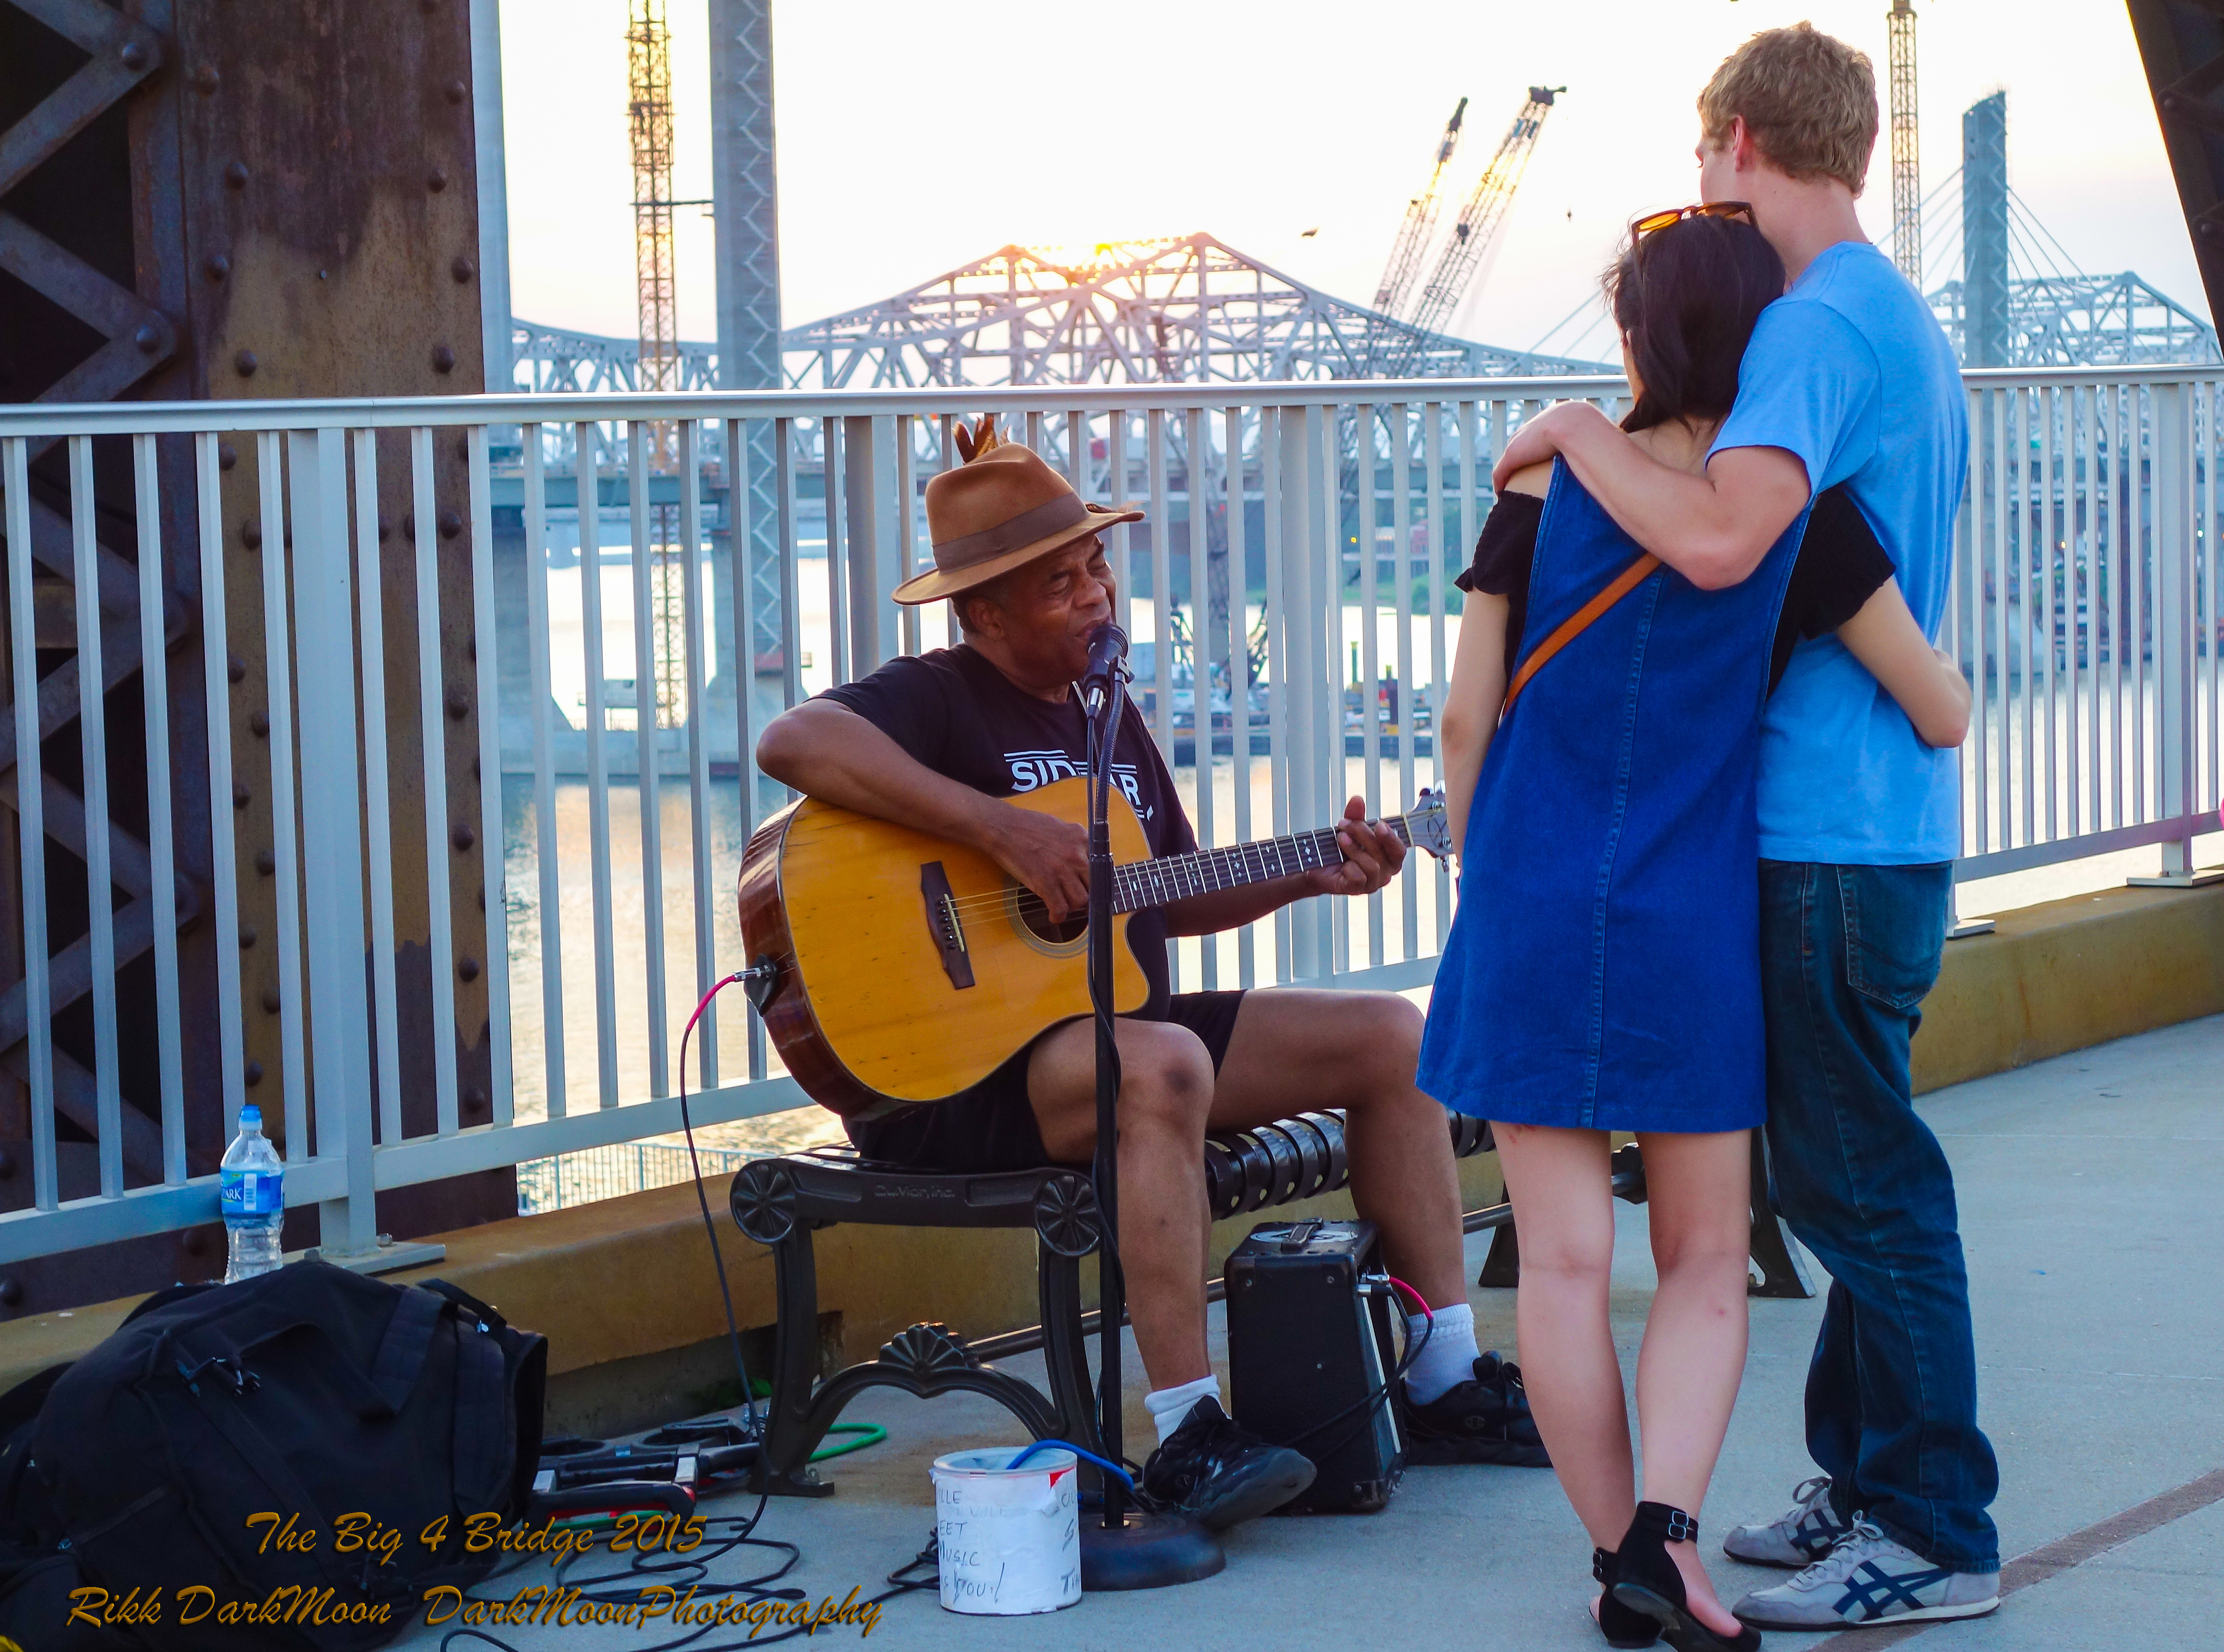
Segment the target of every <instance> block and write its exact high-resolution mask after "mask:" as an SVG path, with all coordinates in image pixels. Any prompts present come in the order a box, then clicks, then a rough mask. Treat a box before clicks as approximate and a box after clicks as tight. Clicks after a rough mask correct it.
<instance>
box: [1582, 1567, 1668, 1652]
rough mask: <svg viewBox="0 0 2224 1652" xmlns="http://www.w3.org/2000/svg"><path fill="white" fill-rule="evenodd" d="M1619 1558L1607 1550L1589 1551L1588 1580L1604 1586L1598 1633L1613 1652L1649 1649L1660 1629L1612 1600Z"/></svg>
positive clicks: (1657, 1637)
mask: <svg viewBox="0 0 2224 1652" xmlns="http://www.w3.org/2000/svg"><path fill="white" fill-rule="evenodd" d="M1620 1560H1621V1557H1620V1556H1619V1555H1617V1554H1615V1553H1614V1551H1613V1550H1612V1549H1610V1548H1595V1549H1593V1550H1592V1551H1591V1576H1593V1577H1595V1578H1596V1579H1598V1580H1599V1581H1600V1582H1601V1583H1602V1584H1604V1585H1605V1586H1606V1592H1605V1593H1604V1594H1602V1595H1601V1596H1600V1597H1599V1604H1598V1626H1599V1632H1600V1633H1601V1634H1602V1635H1603V1636H1606V1643H1607V1644H1608V1646H1611V1647H1614V1648H1616V1649H1617V1652H1636V1649H1638V1648H1640V1647H1646V1646H1650V1645H1652V1643H1653V1642H1655V1641H1657V1640H1659V1638H1660V1625H1659V1624H1656V1623H1654V1622H1653V1621H1652V1619H1651V1618H1650V1617H1646V1615H1645V1614H1644V1613H1643V1612H1641V1611H1631V1610H1630V1609H1629V1608H1628V1607H1627V1606H1625V1605H1622V1604H1621V1602H1620V1601H1619V1600H1616V1599H1615V1598H1614V1583H1615V1582H1616V1580H1617V1579H1618V1577H1619V1575H1620V1567H1619V1564H1618V1562H1619V1561H1620Z"/></svg>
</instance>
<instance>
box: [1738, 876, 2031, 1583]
mask: <svg viewBox="0 0 2224 1652" xmlns="http://www.w3.org/2000/svg"><path fill="white" fill-rule="evenodd" d="M1953 871H1954V869H1953V867H1952V866H1951V865H1950V864H1940V865H1930V866H1823V865H1812V864H1800V863H1794V862H1787V861H1772V860H1764V861H1762V862H1761V863H1760V958H1761V995H1762V1002H1763V1006H1764V1010H1765V1013H1766V1017H1767V1025H1768V1145H1769V1152H1770V1157H1771V1160H1772V1167H1773V1171H1774V1175H1773V1180H1774V1183H1775V1190H1776V1194H1777V1198H1778V1201H1779V1205H1780V1206H1781V1208H1782V1210H1783V1213H1784V1218H1785V1221H1786V1222H1787V1223H1788V1224H1789V1225H1790V1226H1791V1231H1793V1232H1794V1233H1796V1234H1797V1235H1798V1237H1799V1240H1800V1242H1801V1243H1802V1244H1804V1245H1805V1246H1806V1247H1807V1248H1808V1249H1809V1250H1811V1251H1813V1252H1814V1253H1815V1255H1816V1257H1817V1258H1818V1259H1819V1260H1820V1261H1821V1262H1822V1263H1823V1266H1824V1267H1825V1268H1827V1269H1829V1271H1830V1278H1831V1286H1830V1294H1829V1302H1828V1304H1827V1306H1826V1307H1825V1309H1824V1312H1823V1330H1822V1334H1821V1335H1820V1336H1819V1337H1818V1338H1816V1343H1815V1358H1814V1361H1813V1363H1812V1364H1810V1366H1809V1368H1808V1372H1807V1449H1808V1451H1809V1452H1810V1453H1811V1454H1812V1455H1813V1457H1814V1459H1815V1462H1816V1465H1817V1466H1818V1467H1819V1468H1821V1469H1822V1470H1823V1472H1825V1473H1826V1474H1828V1475H1829V1477H1830V1500H1831V1502H1832V1503H1833V1504H1834V1505H1835V1508H1836V1510H1837V1511H1838V1513H1839V1514H1840V1515H1841V1516H1848V1515H1851V1514H1854V1513H1856V1512H1861V1513H1866V1514H1867V1516H1868V1517H1869V1518H1870V1519H1871V1520H1873V1521H1874V1522H1876V1523H1877V1524H1878V1525H1879V1526H1880V1527H1881V1528H1882V1529H1884V1530H1885V1531H1886V1533H1887V1534H1888V1535H1891V1536H1892V1537H1893V1538H1894V1539H1896V1540H1897V1541H1899V1542H1902V1543H1904V1544H1905V1545H1906V1546H1907V1547H1908V1548H1911V1549H1913V1550H1914V1551H1915V1552H1916V1553H1917V1554H1920V1555H1922V1556H1923V1557H1924V1559H1925V1560H1929V1561H1930V1562H1931V1564H1933V1565H1934V1566H1944V1567H1952V1568H1953V1569H1954V1570H1955V1571H1957V1572H1996V1571H1998V1570H1999V1569H2000V1535H1999V1533H1998V1532H1997V1531H1996V1530H1995V1529H1993V1522H1992V1516H1989V1515H1987V1513H1986V1512H1985V1510H1986V1507H1987V1504H1989V1503H1991V1502H1992V1500H1993V1497H1994V1496H1995V1495H1996V1494H1997V1493H1998V1491H1999V1490H2000V1468H1999V1465H1998V1464H1997V1463H1996V1462H1995V1461H1994V1460H1993V1447H1992V1444H1991V1442H1990V1441H1989V1440H1987V1439H1986V1438H1985V1435H1984V1433H1983V1431H1982V1430H1981V1429H1980V1428H1979V1427H1977V1368H1976V1347H1975V1342H1974V1337H1973V1335H1972V1333H1971V1331H1970V1326H1969V1281H1968V1271H1967V1269H1965V1268H1964V1266H1963V1264H1962V1237H1961V1233H1960V1231H1959V1228H1958V1226H1957V1219H1956V1217H1955V1206H1954V1174H1953V1172H1952V1170H1951V1169H1950V1168H1949V1167H1948V1165H1947V1162H1946V1155H1945V1153H1944V1151H1943V1149H1940V1147H1939V1145H1938V1138H1937V1136H1933V1135H1932V1134H1931V1132H1930V1126H1929V1125H1927V1124H1925V1123H1924V1122H1923V1120H1922V1119H1921V1118H1919V1117H1917V1116H1916V1112H1915V1108H1914V1105H1913V1103H1912V1100H1911V1095H1910V1089H1909V1080H1908V1043H1909V1041H1910V1040H1911V1039H1912V1038H1913V1036H1914V1035H1915V1029H1916V1028H1917V1027H1918V1025H1919V1024H1920V1023H1921V1022H1922V1019H1923V1014H1922V1011H1921V1010H1920V1009H1918V1005H1919V1004H1921V1003H1922V1002H1923V998H1924V995H1925V994H1926V993H1928V992H1929V991H1930V988H1931V985H1932V984H1933V983H1935V982H1936V981H1937V978H1938V959H1939V953H1941V952H1942V951H1943V948H1944V946H1945V944H1946V926H1947V915H1948V912H1949V908H1950V907H1951V904H1952V902H1951V896H1952V889H1953V884H1952V879H1953Z"/></svg>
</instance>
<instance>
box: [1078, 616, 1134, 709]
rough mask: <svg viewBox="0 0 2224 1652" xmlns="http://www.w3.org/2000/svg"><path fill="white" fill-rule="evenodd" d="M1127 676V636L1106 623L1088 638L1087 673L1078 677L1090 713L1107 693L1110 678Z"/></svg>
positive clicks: (1110, 684) (1108, 691)
mask: <svg viewBox="0 0 2224 1652" xmlns="http://www.w3.org/2000/svg"><path fill="white" fill-rule="evenodd" d="M1115 672H1116V673H1118V674H1119V675H1120V676H1121V679H1122V680H1125V678H1126V677H1127V674H1128V633H1127V632H1125V631H1123V630H1121V629H1120V628H1119V627H1118V626H1117V625H1115V624H1114V623H1112V622H1111V621H1109V620H1107V621H1105V622H1104V623H1103V624H1102V625H1099V626H1098V627H1097V628H1096V630H1093V631H1091V632H1090V634H1089V669H1088V670H1087V671H1086V672H1084V673H1083V674H1082V678H1081V693H1082V697H1083V699H1085V700H1087V701H1088V703H1089V709H1090V712H1096V710H1097V709H1098V707H1100V706H1103V703H1104V697H1105V696H1106V694H1108V693H1110V692H1111V687H1112V679H1113V674H1114V673H1115Z"/></svg>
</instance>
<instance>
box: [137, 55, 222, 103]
mask: <svg viewBox="0 0 2224 1652" xmlns="http://www.w3.org/2000/svg"><path fill="white" fill-rule="evenodd" d="M133 67H135V68H136V67H137V65H136V64H135V65H133ZM223 84H224V77H223V76H222V75H220V74H218V73H217V72H216V65H215V64H213V63H204V64H202V65H201V66H199V68H197V69H195V70H194V71H193V90H194V91H195V92H199V93H200V95H201V96H202V97H204V98H205V97H207V96H208V95H209V94H210V93H211V92H214V91H215V90H216V89H217V88H218V86H220V85H223Z"/></svg>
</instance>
